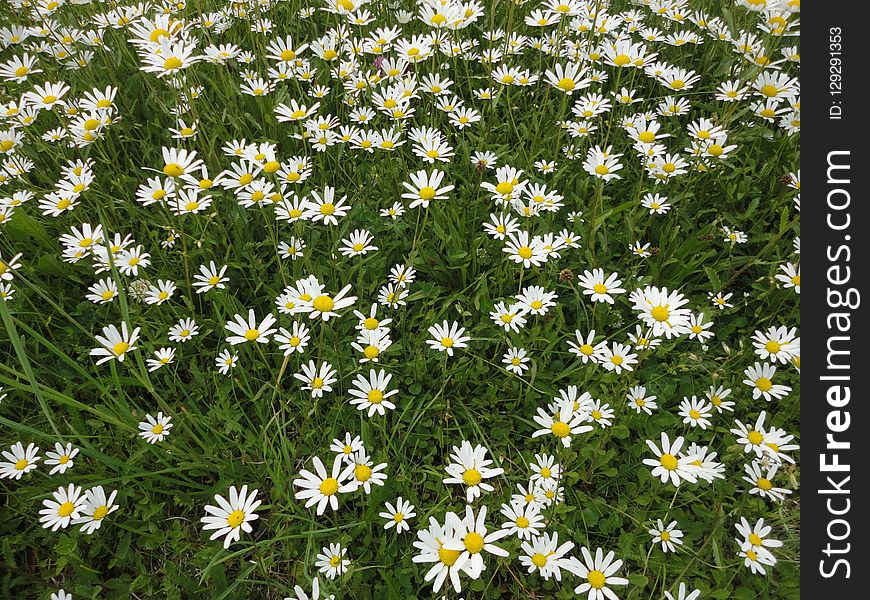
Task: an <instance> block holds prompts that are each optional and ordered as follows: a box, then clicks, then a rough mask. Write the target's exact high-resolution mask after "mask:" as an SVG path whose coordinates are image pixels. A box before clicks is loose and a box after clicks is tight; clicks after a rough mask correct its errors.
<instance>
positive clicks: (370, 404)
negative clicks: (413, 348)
mask: <svg viewBox="0 0 870 600" xmlns="http://www.w3.org/2000/svg"><path fill="white" fill-rule="evenodd" d="M392 378H393V376H392V375H391V374H390V373H387V372H386V371H385V370H383V369H381V370H380V371H375V370H374V369H371V370H369V375H368V377H365V376H363V375H357V376H356V378H355V379H354V381H353V384H352V386H353V387H352V388H351V389H350V390H349V393H350V395H351V396H353V397H354V399H353V400H351V401H350V403H351V405H352V406H356V407H357V409H358V410H367V411H368V416H369V417H371V416H372V415H374V414H375V413H378V414H379V415H380V416H384V415H385V414H386V409H389V410H395V408H396V405H395V404H394V403H393V402H391V401H390V400H389V399H388V398H390V397H391V396H394V395H396V394H398V393H399V390H388V389H387V388H388V387H389V385H390V380H391V379H392Z"/></svg>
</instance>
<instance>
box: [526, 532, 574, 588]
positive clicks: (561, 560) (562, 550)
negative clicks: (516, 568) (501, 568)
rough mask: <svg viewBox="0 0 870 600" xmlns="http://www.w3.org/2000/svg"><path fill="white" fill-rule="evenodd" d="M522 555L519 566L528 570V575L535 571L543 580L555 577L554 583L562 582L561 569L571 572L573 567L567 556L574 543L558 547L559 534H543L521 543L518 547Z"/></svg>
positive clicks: (570, 558)
mask: <svg viewBox="0 0 870 600" xmlns="http://www.w3.org/2000/svg"><path fill="white" fill-rule="evenodd" d="M520 547H521V548H522V551H523V553H522V554H521V555H520V564H521V565H522V566H524V567H526V568H527V569H528V572H529V573H534V572H535V571H537V572H538V574H539V575H540V576H541V577H543V578H544V579H545V580H546V579H549V578H550V577H555V578H556V581H562V569H565V570H568V571H571V570H572V568H573V567H574V560H576V559H574V558H573V557H571V556H568V552H570V551H571V550H572V549H573V548H574V542H565V543H564V544H561V545H559V534H558V533H556V532H553V534H552V535H550V534H549V533H544V534H543V535H541V536H538V537H536V538H534V539H532V540H531V541H530V542H523V543H522V544H521V546H520Z"/></svg>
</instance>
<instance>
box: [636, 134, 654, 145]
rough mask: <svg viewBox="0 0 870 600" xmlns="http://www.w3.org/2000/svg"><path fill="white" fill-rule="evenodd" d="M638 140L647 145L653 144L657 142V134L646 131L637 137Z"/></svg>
mask: <svg viewBox="0 0 870 600" xmlns="http://www.w3.org/2000/svg"><path fill="white" fill-rule="evenodd" d="M637 139H639V140H640V141H642V142H644V143H646V144H651V143H652V142H654V141H656V134H654V133H653V132H652V131H644V132H643V133H641V134H640V135H638V136H637Z"/></svg>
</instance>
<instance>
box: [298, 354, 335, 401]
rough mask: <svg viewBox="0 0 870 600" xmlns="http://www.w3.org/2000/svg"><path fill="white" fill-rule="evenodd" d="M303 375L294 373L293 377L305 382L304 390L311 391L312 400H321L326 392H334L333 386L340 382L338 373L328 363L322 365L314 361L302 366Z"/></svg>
mask: <svg viewBox="0 0 870 600" xmlns="http://www.w3.org/2000/svg"><path fill="white" fill-rule="evenodd" d="M301 368H302V373H294V374H293V377H294V378H296V379H298V380H299V381H301V382H303V383H304V384H305V385H304V386H302V389H303V390H306V391H310V392H311V397H312V398H321V397H322V396H323V393H324V392H331V391H332V384H333V383H335V382H336V381H338V378H337V377H336V375H337V372H336V370H335V369H333V368H332V365H330V364H329V363H328V362H321V363H320V365H318V364H317V363H315V362H314V361H313V360H310V361H308V363H307V364H303V365H301Z"/></svg>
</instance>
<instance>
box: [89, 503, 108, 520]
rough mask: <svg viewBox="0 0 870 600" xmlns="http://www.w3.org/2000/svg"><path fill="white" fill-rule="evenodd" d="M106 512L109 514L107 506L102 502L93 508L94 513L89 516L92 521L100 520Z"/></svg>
mask: <svg viewBox="0 0 870 600" xmlns="http://www.w3.org/2000/svg"><path fill="white" fill-rule="evenodd" d="M107 514H109V507H108V506H106V505H105V504H104V505H102V506H98V507H97V508H95V509H94V514H92V515H91V518H92V519H93V520H94V521H101V520H103V519H104V518H105V517H106V515H107Z"/></svg>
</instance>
